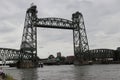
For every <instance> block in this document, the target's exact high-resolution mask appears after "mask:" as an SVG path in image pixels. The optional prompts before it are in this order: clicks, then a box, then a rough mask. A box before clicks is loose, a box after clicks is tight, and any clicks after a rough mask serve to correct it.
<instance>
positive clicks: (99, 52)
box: [89, 49, 115, 59]
mask: <svg viewBox="0 0 120 80" xmlns="http://www.w3.org/2000/svg"><path fill="white" fill-rule="evenodd" d="M89 53H90V55H91V58H101V59H102V58H114V56H115V50H112V49H93V50H90V51H89Z"/></svg>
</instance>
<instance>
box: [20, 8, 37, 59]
mask: <svg viewBox="0 0 120 80" xmlns="http://www.w3.org/2000/svg"><path fill="white" fill-rule="evenodd" d="M36 13H37V10H36V6H31V8H29V9H28V10H27V12H26V17H25V23H24V30H23V36H22V44H21V53H23V56H24V54H29V55H31V59H32V60H33V61H34V60H35V58H36V57H37V27H34V24H35V23H36V20H37V15H36Z"/></svg>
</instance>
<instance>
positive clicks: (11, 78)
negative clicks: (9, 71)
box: [6, 75, 15, 80]
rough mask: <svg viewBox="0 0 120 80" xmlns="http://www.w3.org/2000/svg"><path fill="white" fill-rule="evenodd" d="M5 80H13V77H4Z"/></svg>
mask: <svg viewBox="0 0 120 80" xmlns="http://www.w3.org/2000/svg"><path fill="white" fill-rule="evenodd" d="M6 80H15V79H13V77H12V76H10V75H6Z"/></svg>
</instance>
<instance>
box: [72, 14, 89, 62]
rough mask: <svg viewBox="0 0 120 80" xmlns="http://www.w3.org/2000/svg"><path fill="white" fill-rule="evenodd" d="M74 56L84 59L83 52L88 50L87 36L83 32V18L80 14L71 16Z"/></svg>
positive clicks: (84, 31)
mask: <svg viewBox="0 0 120 80" xmlns="http://www.w3.org/2000/svg"><path fill="white" fill-rule="evenodd" d="M72 21H73V24H74V27H75V29H74V30H73V45H74V55H75V57H76V58H77V59H79V60H81V59H84V56H85V51H87V50H89V45H88V40H87V34H86V30H85V25H84V20H83V16H82V14H81V13H80V12H76V13H74V14H72Z"/></svg>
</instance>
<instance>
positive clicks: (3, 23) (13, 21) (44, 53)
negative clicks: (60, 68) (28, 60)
mask: <svg viewBox="0 0 120 80" xmlns="http://www.w3.org/2000/svg"><path fill="white" fill-rule="evenodd" d="M31 3H34V4H35V5H37V10H38V17H39V18H41V17H59V18H65V19H69V20H71V17H72V13H74V12H76V11H80V12H81V13H82V14H83V16H84V22H85V26H86V31H87V36H88V42H89V47H90V49H99V48H108V49H116V48H117V47H118V46H120V0H0V47H1V48H13V49H19V48H20V44H21V40H22V33H23V27H24V20H25V12H26V10H27V9H28V8H29V7H30V4H31ZM57 52H61V53H62V55H64V56H67V55H73V34H72V31H71V30H61V29H46V28H39V29H38V55H39V57H40V58H45V57H48V55H50V54H53V55H54V56H56V53H57Z"/></svg>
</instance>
